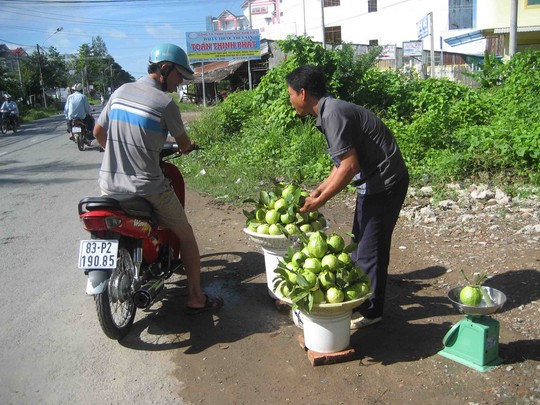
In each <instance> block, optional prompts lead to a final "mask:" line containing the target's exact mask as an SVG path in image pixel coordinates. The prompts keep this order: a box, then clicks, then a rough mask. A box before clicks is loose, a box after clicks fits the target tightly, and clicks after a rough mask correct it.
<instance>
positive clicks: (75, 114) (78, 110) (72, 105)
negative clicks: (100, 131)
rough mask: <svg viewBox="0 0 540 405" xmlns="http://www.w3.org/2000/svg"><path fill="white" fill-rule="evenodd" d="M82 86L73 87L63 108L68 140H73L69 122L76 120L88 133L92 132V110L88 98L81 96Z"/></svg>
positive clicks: (77, 84) (79, 84)
mask: <svg viewBox="0 0 540 405" xmlns="http://www.w3.org/2000/svg"><path fill="white" fill-rule="evenodd" d="M82 89H83V86H82V84H81V83H76V84H74V85H73V87H72V88H71V90H72V91H73V93H72V94H71V95H70V96H69V97H68V98H67V100H66V104H65V106H64V115H65V116H66V119H67V132H68V134H69V139H70V140H73V134H72V133H71V126H72V125H71V120H73V119H75V118H78V119H80V120H82V121H83V122H84V124H85V125H86V128H87V129H88V131H89V132H90V133H92V131H93V130H94V117H92V109H91V108H90V104H89V103H88V98H87V97H86V96H85V95H84V94H82Z"/></svg>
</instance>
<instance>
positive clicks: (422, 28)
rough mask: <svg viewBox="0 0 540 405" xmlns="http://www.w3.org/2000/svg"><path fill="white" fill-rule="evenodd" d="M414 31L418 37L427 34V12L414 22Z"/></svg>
mask: <svg viewBox="0 0 540 405" xmlns="http://www.w3.org/2000/svg"><path fill="white" fill-rule="evenodd" d="M416 33H417V38H418V39H422V38H425V37H427V36H428V35H429V14H428V15H426V16H425V17H424V18H422V19H421V20H420V21H418V22H417V23H416Z"/></svg>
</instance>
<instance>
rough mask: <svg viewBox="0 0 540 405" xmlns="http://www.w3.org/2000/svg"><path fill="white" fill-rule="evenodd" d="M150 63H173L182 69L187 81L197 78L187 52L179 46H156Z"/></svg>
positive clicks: (151, 54)
mask: <svg viewBox="0 0 540 405" xmlns="http://www.w3.org/2000/svg"><path fill="white" fill-rule="evenodd" d="M148 62H149V63H159V62H172V63H174V64H176V65H178V66H179V67H180V70H181V71H182V76H183V77H184V79H186V80H193V79H194V78H195V76H194V72H193V69H191V66H190V65H189V59H188V56H187V54H186V52H185V51H184V50H183V49H182V48H180V47H179V46H178V45H174V44H159V45H156V46H155V47H154V48H153V49H152V52H151V53H150V58H149V59H148Z"/></svg>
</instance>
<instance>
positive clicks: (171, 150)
mask: <svg viewBox="0 0 540 405" xmlns="http://www.w3.org/2000/svg"><path fill="white" fill-rule="evenodd" d="M201 149H203V148H202V147H200V146H199V145H197V144H195V145H194V146H193V149H191V150H190V152H192V151H194V150H201ZM179 152H180V147H179V146H178V144H177V143H176V142H165V144H164V145H163V149H162V150H161V153H160V156H161V158H162V159H163V158H165V157H167V156H171V155H174V154H175V153H179Z"/></svg>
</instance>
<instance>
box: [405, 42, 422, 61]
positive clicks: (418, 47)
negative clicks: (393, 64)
mask: <svg viewBox="0 0 540 405" xmlns="http://www.w3.org/2000/svg"><path fill="white" fill-rule="evenodd" d="M423 51H424V43H423V42H422V41H407V42H403V56H404V57H406V56H422V52H423Z"/></svg>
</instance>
